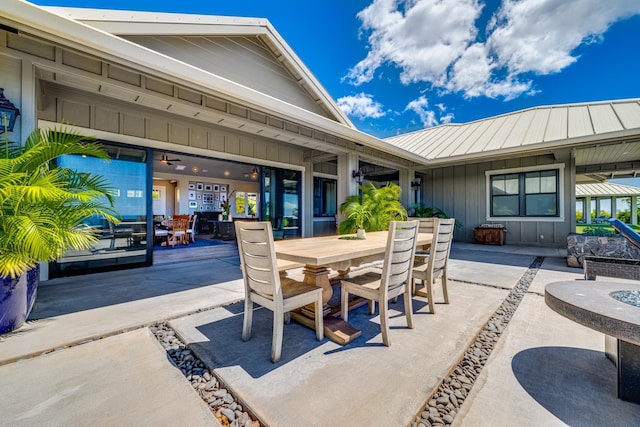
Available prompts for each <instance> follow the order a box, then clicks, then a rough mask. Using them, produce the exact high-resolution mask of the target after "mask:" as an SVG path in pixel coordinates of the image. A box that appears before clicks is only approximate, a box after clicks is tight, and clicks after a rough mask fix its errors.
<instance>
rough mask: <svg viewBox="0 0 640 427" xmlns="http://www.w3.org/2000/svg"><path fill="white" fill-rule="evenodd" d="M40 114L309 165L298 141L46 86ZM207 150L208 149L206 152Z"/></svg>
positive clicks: (179, 144) (180, 145)
mask: <svg viewBox="0 0 640 427" xmlns="http://www.w3.org/2000/svg"><path fill="white" fill-rule="evenodd" d="M41 99H42V103H41V106H40V108H39V111H38V118H39V119H42V120H47V121H51V122H57V123H66V124H70V125H74V126H79V127H84V128H87V129H96V130H100V131H104V132H110V133H114V134H121V135H127V136H133V137H137V138H142V139H147V140H150V141H160V142H164V143H169V144H174V145H175V147H174V148H171V149H173V150H176V151H180V150H183V149H184V148H185V147H193V148H196V149H201V150H197V153H196V154H200V155H208V156H211V157H217V156H222V154H223V153H224V154H225V156H222V158H229V156H227V155H231V156H232V157H233V159H234V160H241V159H239V158H238V157H241V158H246V160H247V161H248V162H252V161H259V160H267V161H271V162H277V163H282V164H288V165H297V166H307V164H306V163H305V162H304V160H303V153H304V150H302V149H301V148H298V147H297V146H295V145H286V144H284V143H280V142H278V141H272V140H268V139H266V138H260V137H258V136H252V135H247V134H242V133H236V132H233V131H231V130H229V129H227V128H221V127H219V126H216V125H214V124H210V125H207V124H206V123H204V122H200V121H197V120H193V121H189V120H187V119H185V118H182V117H176V116H175V115H171V114H168V113H162V112H159V111H157V110H153V109H150V108H144V107H139V106H138V107H136V106H131V105H129V104H126V103H119V102H116V101H113V100H112V99H109V98H106V97H100V96H96V95H94V94H88V93H85V92H82V91H79V90H75V89H69V88H61V87H58V86H56V85H53V84H47V85H46V88H45V90H44V95H43V96H42V98H41ZM203 150H204V151H203Z"/></svg>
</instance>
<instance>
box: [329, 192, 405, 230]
mask: <svg viewBox="0 0 640 427" xmlns="http://www.w3.org/2000/svg"><path fill="white" fill-rule="evenodd" d="M359 189H360V191H361V192H362V194H361V195H357V194H354V195H351V196H349V197H347V198H346V200H345V201H344V202H343V203H342V204H341V205H340V207H339V208H338V209H339V211H340V213H341V214H342V215H344V217H345V220H344V221H342V222H341V223H340V226H339V229H338V230H339V232H340V234H348V233H354V232H356V233H358V230H365V231H384V230H388V229H389V223H390V222H391V221H398V220H405V219H406V218H407V210H406V209H405V208H404V207H403V206H402V204H401V203H400V194H401V191H402V190H401V189H400V186H399V185H397V184H392V183H389V184H387V185H385V186H382V187H380V188H377V187H376V186H375V185H373V183H371V182H370V183H368V184H367V185H365V186H361V187H359ZM360 234H362V232H360Z"/></svg>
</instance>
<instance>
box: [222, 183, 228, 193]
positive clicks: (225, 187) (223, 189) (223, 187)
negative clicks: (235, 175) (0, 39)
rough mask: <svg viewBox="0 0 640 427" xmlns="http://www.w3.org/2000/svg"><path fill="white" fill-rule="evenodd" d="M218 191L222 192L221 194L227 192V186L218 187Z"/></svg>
mask: <svg viewBox="0 0 640 427" xmlns="http://www.w3.org/2000/svg"><path fill="white" fill-rule="evenodd" d="M220 191H223V192H225V193H226V192H227V186H226V185H221V186H220Z"/></svg>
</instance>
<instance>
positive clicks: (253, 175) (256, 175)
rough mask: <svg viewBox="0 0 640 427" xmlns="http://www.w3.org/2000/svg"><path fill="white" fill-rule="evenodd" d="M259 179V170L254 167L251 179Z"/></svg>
mask: <svg viewBox="0 0 640 427" xmlns="http://www.w3.org/2000/svg"><path fill="white" fill-rule="evenodd" d="M257 177H258V168H256V167H254V168H253V171H252V172H251V178H252V179H256V178H257Z"/></svg>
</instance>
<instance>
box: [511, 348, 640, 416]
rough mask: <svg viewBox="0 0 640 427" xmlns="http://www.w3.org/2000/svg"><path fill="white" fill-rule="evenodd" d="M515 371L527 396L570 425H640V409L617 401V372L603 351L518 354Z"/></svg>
mask: <svg viewBox="0 0 640 427" xmlns="http://www.w3.org/2000/svg"><path fill="white" fill-rule="evenodd" d="M511 368H512V369H513V373H514V375H515V377H516V379H517V380H518V382H519V383H520V385H521V386H522V387H523V388H524V389H525V390H526V391H527V393H529V395H530V396H531V397H532V398H534V399H535V400H536V401H537V402H538V403H539V404H540V405H542V406H543V407H544V408H545V409H547V410H548V411H549V412H551V413H552V414H553V415H554V416H556V417H558V418H559V419H560V420H561V421H562V422H564V423H566V424H567V425H570V426H606V425H618V426H632V425H634V426H637V425H640V405H637V404H634V403H629V402H625V401H622V400H620V399H618V398H617V397H616V396H617V392H616V368H615V366H614V365H613V363H611V361H609V360H608V359H607V358H606V356H605V354H604V353H602V352H598V351H593V350H585V349H580V348H573V347H536V348H531V349H527V350H524V351H521V352H519V353H518V354H516V355H515V356H514V358H513V360H512V362H511Z"/></svg>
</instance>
